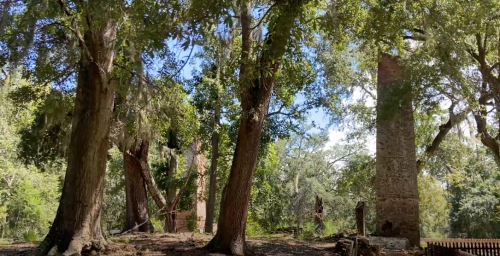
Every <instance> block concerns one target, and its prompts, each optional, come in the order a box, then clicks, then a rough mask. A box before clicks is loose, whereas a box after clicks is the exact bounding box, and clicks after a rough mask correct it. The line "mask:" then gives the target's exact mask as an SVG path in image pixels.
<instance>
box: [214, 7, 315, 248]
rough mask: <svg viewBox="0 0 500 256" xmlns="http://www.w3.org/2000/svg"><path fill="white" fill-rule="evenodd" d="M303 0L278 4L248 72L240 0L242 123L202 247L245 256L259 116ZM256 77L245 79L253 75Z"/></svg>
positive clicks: (247, 24) (245, 18) (248, 33)
mask: <svg viewBox="0 0 500 256" xmlns="http://www.w3.org/2000/svg"><path fill="white" fill-rule="evenodd" d="M305 2H306V1H302V0H299V1H294V2H293V3H292V2H290V3H288V2H287V1H285V2H281V3H282V4H283V6H279V8H280V9H281V10H280V11H281V13H280V15H279V17H278V18H277V19H278V20H279V22H276V24H275V25H274V26H272V27H271V28H270V30H271V31H272V32H271V33H269V36H268V37H267V39H266V42H265V47H264V50H263V51H262V52H261V56H260V57H259V62H260V63H259V64H260V68H259V69H257V70H255V69H254V70H252V69H253V68H252V66H250V65H249V64H250V62H251V56H252V42H253V39H252V27H251V19H252V15H251V9H252V6H251V1H248V0H247V1H241V13H240V17H241V26H242V53H241V63H242V64H241V66H240V85H239V86H240V90H241V92H242V95H241V108H242V110H243V111H242V115H241V122H240V127H239V130H238V139H237V141H236V149H235V152H234V157H233V162H232V165H231V172H230V174H229V182H228V184H227V185H226V187H225V196H224V197H225V199H224V200H221V213H220V215H221V216H223V217H224V218H219V223H218V228H217V234H216V235H215V236H214V238H213V239H212V240H211V241H210V243H209V244H208V245H207V249H210V250H213V251H217V252H221V253H227V254H233V255H244V254H245V250H246V245H245V229H246V219H247V210H248V201H249V199H250V188H251V186H252V176H253V174H254V172H255V167H256V165H257V159H258V155H259V149H260V139H261V135H262V128H263V126H264V119H265V117H266V113H267V111H268V107H269V101H270V99H271V94H272V91H273V87H274V82H275V77H276V72H277V71H278V69H279V66H280V59H281V57H282V56H283V55H284V53H285V49H286V47H287V45H288V41H289V39H290V30H291V29H292V26H293V25H294V21H295V18H296V17H297V15H298V14H299V13H300V11H301V9H302V5H303V4H305ZM255 75H258V78H256V79H249V78H250V77H255Z"/></svg>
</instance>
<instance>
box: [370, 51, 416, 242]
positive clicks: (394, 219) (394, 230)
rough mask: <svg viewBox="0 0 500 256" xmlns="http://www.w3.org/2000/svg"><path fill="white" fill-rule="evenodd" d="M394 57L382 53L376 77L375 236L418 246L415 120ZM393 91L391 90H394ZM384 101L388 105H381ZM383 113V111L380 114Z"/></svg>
mask: <svg viewBox="0 0 500 256" xmlns="http://www.w3.org/2000/svg"><path fill="white" fill-rule="evenodd" d="M398 61H399V60H398V58H397V57H393V56H390V55H384V56H383V58H382V60H381V61H380V62H379V63H378V77H377V153H376V157H377V163H376V169H377V174H376V196H377V199H376V204H377V205H376V208H377V213H376V214H377V235H378V236H387V237H405V238H408V240H409V241H410V244H411V245H417V246H418V245H420V228H419V210H418V207H419V199H418V185H417V166H416V156H415V131H414V128H415V122H414V119H413V109H412V102H411V91H409V90H399V89H398V88H400V87H399V86H400V85H401V83H398V81H401V77H400V75H401V67H400V65H399V64H398ZM395 88H396V90H397V91H398V92H397V93H391V90H393V89H395ZM402 93H403V94H404V95H402ZM384 103H386V104H388V106H389V107H384V105H383V104H384ZM382 112H383V113H382Z"/></svg>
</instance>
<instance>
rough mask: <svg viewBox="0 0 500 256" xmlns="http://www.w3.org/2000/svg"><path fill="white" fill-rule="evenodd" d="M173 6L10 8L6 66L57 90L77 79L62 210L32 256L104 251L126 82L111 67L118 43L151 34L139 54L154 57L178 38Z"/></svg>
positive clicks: (38, 4) (42, 4) (27, 4)
mask: <svg viewBox="0 0 500 256" xmlns="http://www.w3.org/2000/svg"><path fill="white" fill-rule="evenodd" d="M172 3H173V1H172V2H164V3H162V4H158V3H157V2H155V1H119V0H115V1H108V2H106V3H101V2H95V1H64V0H59V1H54V2H47V1H16V6H11V7H10V10H9V11H10V12H11V13H12V16H11V18H12V20H13V21H14V22H11V23H10V24H9V30H13V31H15V32H14V33H11V34H9V33H6V34H4V35H3V37H2V41H3V42H5V43H7V46H9V49H8V51H3V52H2V57H3V58H2V60H4V61H5V60H8V62H9V68H12V69H14V68H15V67H16V66H18V65H19V64H23V65H24V66H25V67H26V68H25V69H24V71H23V74H24V75H26V76H32V77H33V79H34V81H37V82H40V83H41V84H43V83H47V82H53V86H57V85H59V86H68V85H69V86H71V85H70V82H71V81H72V80H71V79H72V78H73V77H74V76H73V75H74V74H75V73H76V99H75V106H74V109H73V111H72V119H73V120H72V130H71V139H70V143H69V148H68V152H67V156H68V164H67V171H66V177H65V182H64V187H63V191H62V196H61V198H60V205H59V209H58V211H57V215H56V217H55V220H54V222H53V223H52V227H51V229H50V231H49V234H48V235H47V236H46V238H45V240H44V241H43V242H42V243H41V244H40V246H39V247H38V249H37V250H36V251H34V252H33V254H34V255H46V254H47V253H48V252H49V250H51V248H52V247H54V246H57V249H58V250H59V251H60V252H65V253H66V254H79V253H80V252H81V251H82V250H87V249H91V248H95V249H101V248H102V247H103V245H105V244H106V243H105V239H104V237H103V234H102V230H101V226H100V215H101V205H102V194H103V186H104V174H105V169H106V161H107V159H106V158H107V151H108V149H109V147H110V141H109V131H110V125H111V120H112V115H113V102H114V98H115V89H116V87H117V85H118V84H119V82H120V79H117V77H116V76H115V73H116V72H115V71H116V70H115V69H114V68H113V67H114V62H115V60H116V59H115V56H116V48H117V46H119V45H120V44H119V43H117V42H123V41H125V39H127V38H134V39H136V38H143V36H144V35H145V34H147V35H149V36H148V40H143V41H139V43H140V44H141V45H144V47H139V48H141V49H146V50H147V52H148V53H150V54H151V55H153V56H154V54H155V53H156V52H157V51H158V49H159V48H163V46H164V45H163V44H162V43H163V40H164V39H165V36H170V35H172V34H173V33H175V32H172V31H175V30H173V29H171V27H172V24H176V23H175V22H167V21H171V20H172V17H174V16H172V15H170V14H171V13H178V12H177V11H179V10H178V9H179V8H180V5H176V4H173V6H174V7H172V6H171V5H170V4H172ZM14 7H15V8H14ZM19 7H20V8H19ZM160 10H161V11H160ZM179 13H182V12H179ZM145 16H147V17H148V18H144V17H145ZM153 19H154V21H152V20H153ZM125 23H127V24H133V26H135V28H136V31H134V32H136V33H135V34H129V32H130V30H128V29H123V28H124V27H123V26H121V25H122V24H125ZM164 24H167V25H164ZM160 31H163V32H161V33H160ZM165 31H168V33H165ZM158 42H161V43H158ZM32 50H33V51H32ZM32 52H35V53H36V54H31V53H32Z"/></svg>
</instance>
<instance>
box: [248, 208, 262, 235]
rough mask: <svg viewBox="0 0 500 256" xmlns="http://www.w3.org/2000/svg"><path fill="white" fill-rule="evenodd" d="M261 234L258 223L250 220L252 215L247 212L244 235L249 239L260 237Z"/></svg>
mask: <svg viewBox="0 0 500 256" xmlns="http://www.w3.org/2000/svg"><path fill="white" fill-rule="evenodd" d="M263 233H264V232H263V229H262V227H261V226H260V225H259V223H258V222H257V221H255V220H254V219H253V218H252V214H251V212H249V213H248V216H247V229H246V235H247V236H249V237H252V236H259V235H262V234H263Z"/></svg>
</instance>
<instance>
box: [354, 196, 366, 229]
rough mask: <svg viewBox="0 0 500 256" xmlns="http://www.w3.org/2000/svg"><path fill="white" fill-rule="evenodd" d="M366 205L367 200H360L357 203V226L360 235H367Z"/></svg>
mask: <svg viewBox="0 0 500 256" xmlns="http://www.w3.org/2000/svg"><path fill="white" fill-rule="evenodd" d="M365 219H366V205H365V202H363V201H359V202H358V204H357V205H356V227H357V229H358V235H362V236H366V226H365V222H366V220H365Z"/></svg>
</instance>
